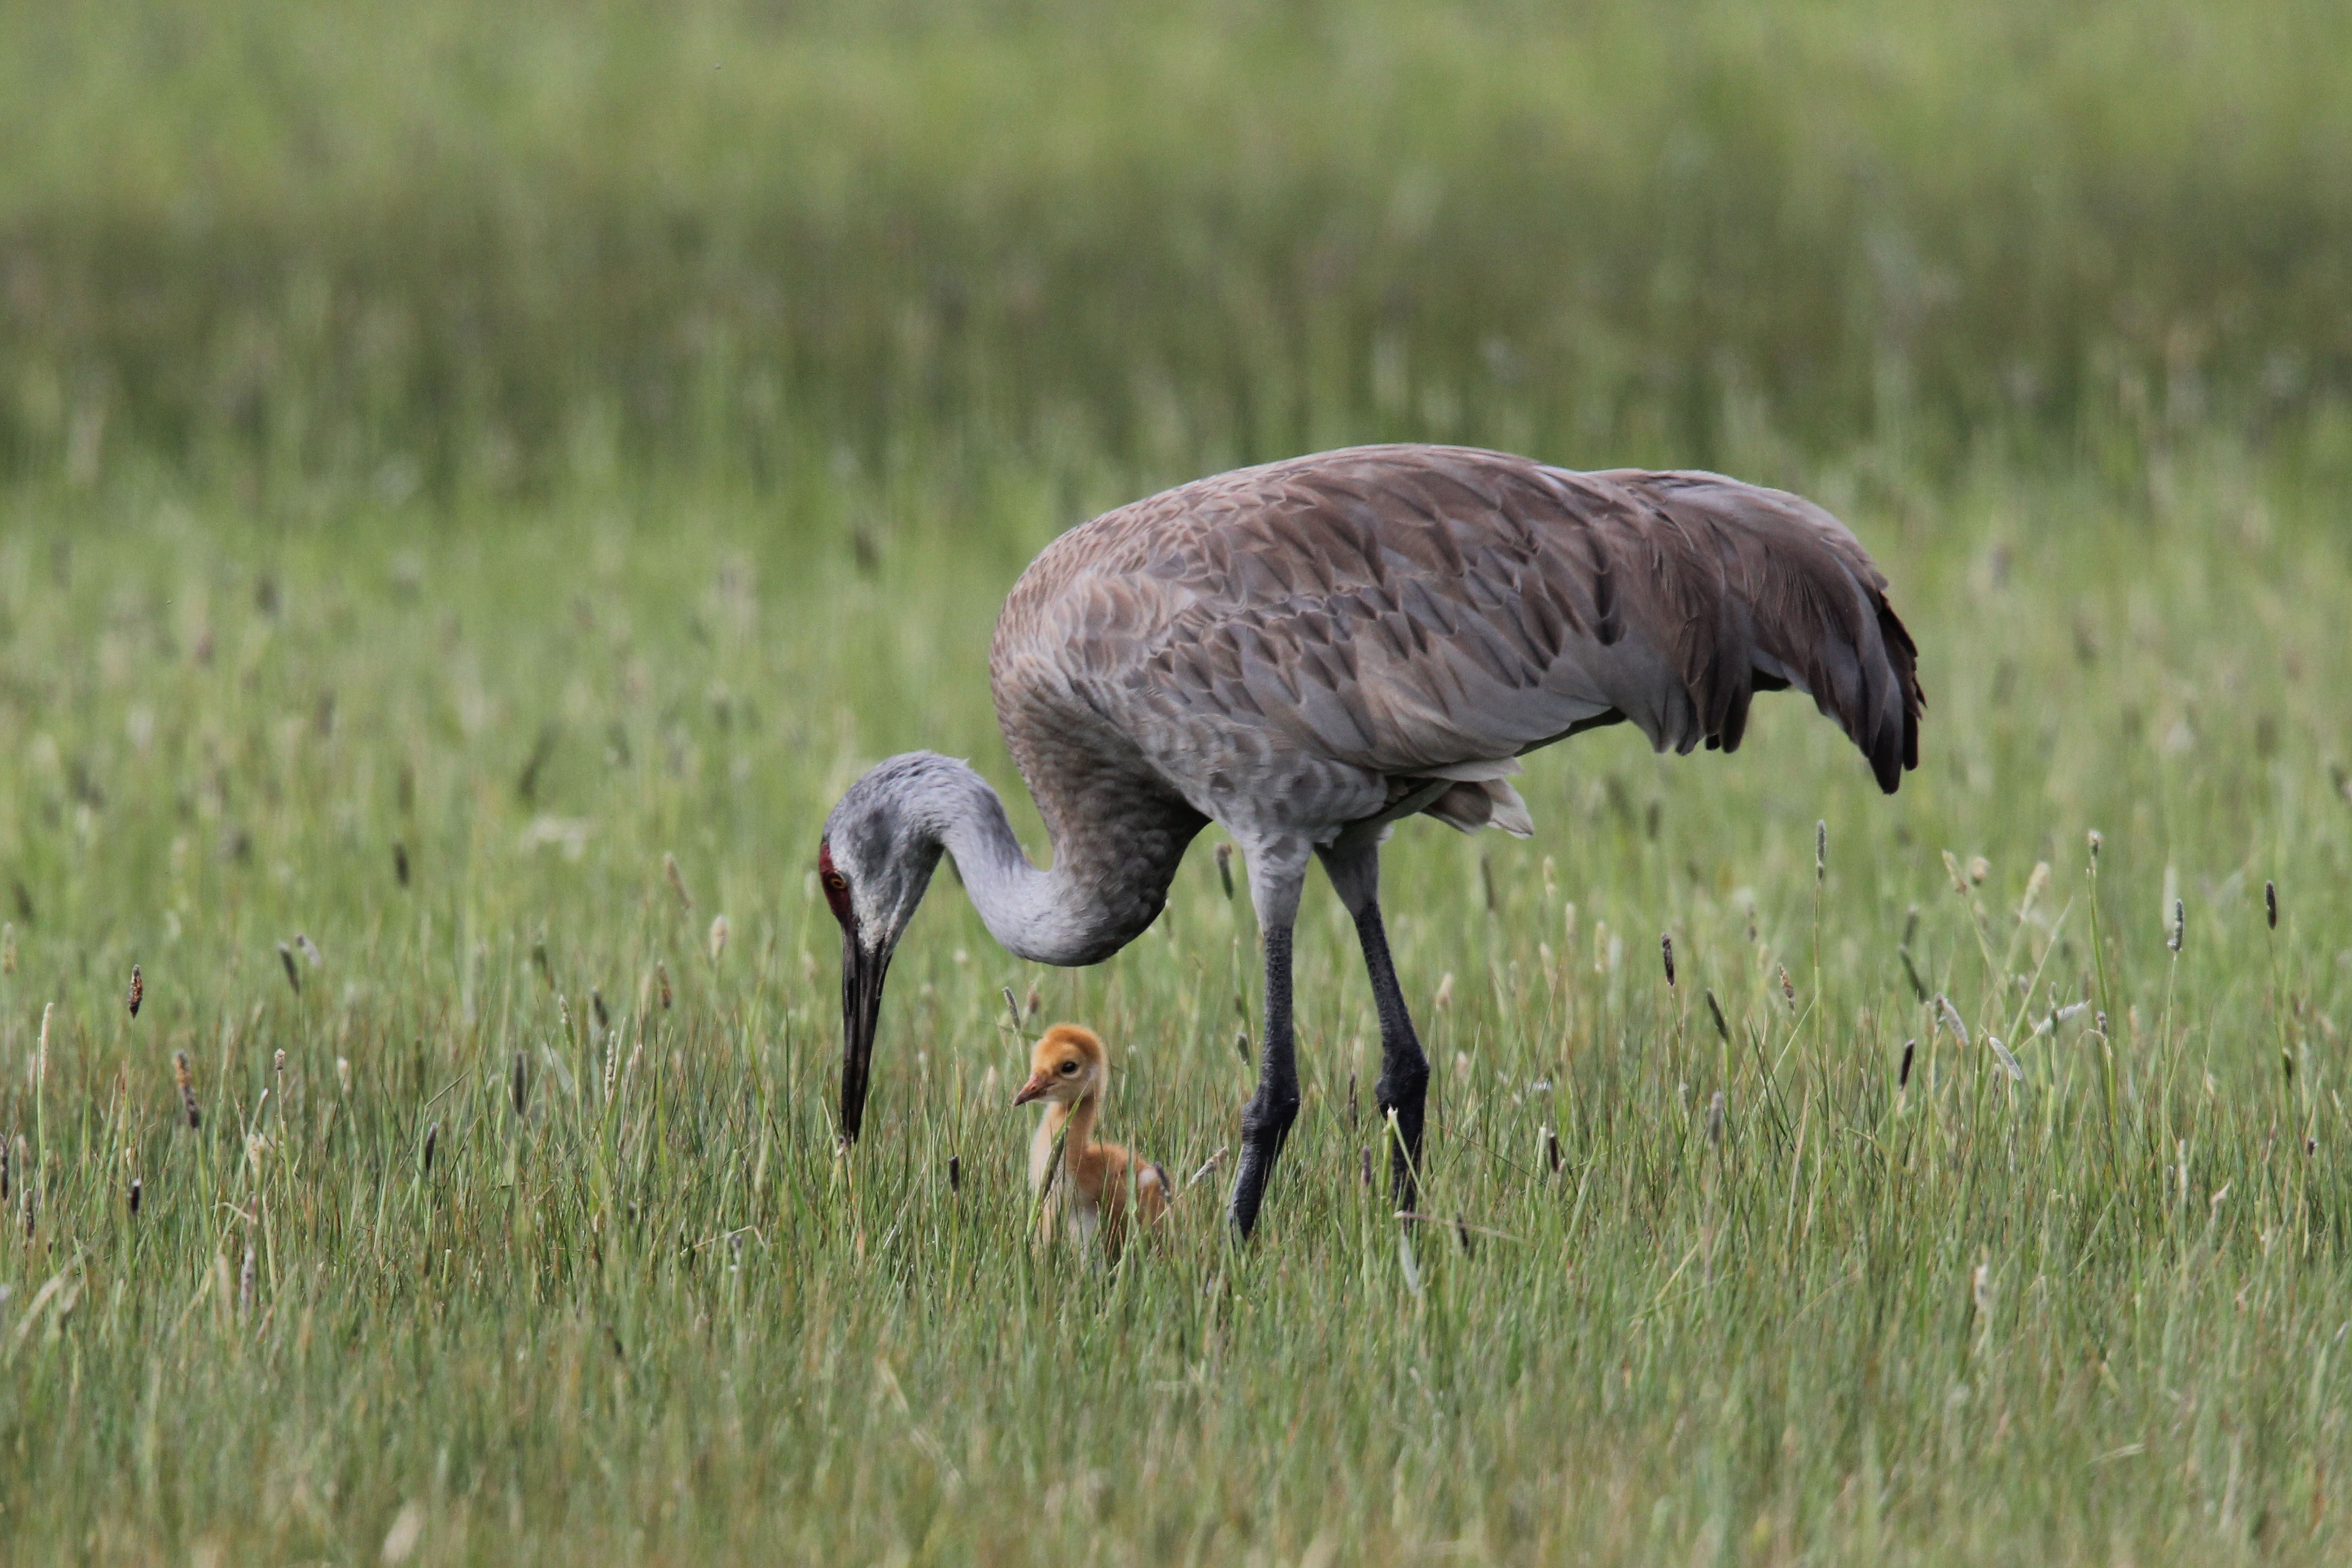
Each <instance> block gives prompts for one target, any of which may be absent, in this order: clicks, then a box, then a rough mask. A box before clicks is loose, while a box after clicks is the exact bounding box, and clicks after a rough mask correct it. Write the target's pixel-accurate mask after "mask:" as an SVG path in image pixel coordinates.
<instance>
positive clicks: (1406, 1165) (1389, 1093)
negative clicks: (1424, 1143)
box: [1373, 1056, 1429, 1210]
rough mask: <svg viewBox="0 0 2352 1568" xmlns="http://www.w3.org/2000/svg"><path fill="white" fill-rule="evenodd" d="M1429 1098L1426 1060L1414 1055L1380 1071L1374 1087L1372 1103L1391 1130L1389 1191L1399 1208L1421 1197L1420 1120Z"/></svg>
mask: <svg viewBox="0 0 2352 1568" xmlns="http://www.w3.org/2000/svg"><path fill="white" fill-rule="evenodd" d="M1391 1073H1393V1074H1394V1076H1393V1077H1391ZM1428 1100H1429V1064H1428V1063H1427V1062H1425V1061H1423V1060H1420V1059H1418V1057H1417V1056H1416V1058H1414V1059H1412V1060H1411V1061H1407V1062H1400V1063H1398V1064H1396V1066H1395V1067H1394V1068H1391V1071H1390V1072H1384V1073H1382V1074H1381V1081H1380V1084H1379V1086H1378V1087H1377V1088H1376V1089H1374V1090H1373V1103H1374V1104H1376V1105H1378V1106H1379V1107H1380V1108H1381V1117H1382V1118H1383V1119H1384V1120H1385V1121H1387V1122H1388V1123H1389V1125H1390V1126H1391V1128H1392V1129H1393V1130H1394V1131H1392V1133H1391V1136H1390V1138H1389V1191H1390V1192H1391V1193H1392V1194H1395V1197H1396V1206H1397V1207H1398V1208H1400V1209H1405V1210H1411V1209H1412V1207H1413V1206H1414V1205H1416V1204H1418V1203H1419V1202H1420V1200H1421V1124H1422V1112H1423V1109H1424V1108H1425V1107H1426V1105H1427V1104H1428Z"/></svg>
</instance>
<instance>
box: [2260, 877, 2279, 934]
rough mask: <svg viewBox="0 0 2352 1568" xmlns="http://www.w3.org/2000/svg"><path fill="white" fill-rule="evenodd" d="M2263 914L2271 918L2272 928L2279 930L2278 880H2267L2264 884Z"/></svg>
mask: <svg viewBox="0 0 2352 1568" xmlns="http://www.w3.org/2000/svg"><path fill="white" fill-rule="evenodd" d="M2263 915H2264V917H2265V918H2267V919H2268V920H2269V921H2270V926H2271V930H2273V931H2276V930H2278V884H2277V883H2276V882H2268V881H2266V882H2264V883H2263Z"/></svg>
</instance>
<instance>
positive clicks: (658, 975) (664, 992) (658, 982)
mask: <svg viewBox="0 0 2352 1568" xmlns="http://www.w3.org/2000/svg"><path fill="white" fill-rule="evenodd" d="M654 984H655V986H656V988H657V989H658V990H659V991H660V992H661V1006H662V1011H663V1012H665V1013H667V1012H668V1011H669V965H667V964H666V963H663V962H662V961H661V960H660V959H658V958H656V959H655V960H654Z"/></svg>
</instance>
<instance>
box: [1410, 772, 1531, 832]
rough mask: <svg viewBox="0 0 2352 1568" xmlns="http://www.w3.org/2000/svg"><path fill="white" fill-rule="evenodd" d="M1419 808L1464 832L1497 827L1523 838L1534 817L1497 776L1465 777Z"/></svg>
mask: <svg viewBox="0 0 2352 1568" xmlns="http://www.w3.org/2000/svg"><path fill="white" fill-rule="evenodd" d="M1422 810H1423V812H1424V813H1425V814H1426V815H1428V816H1433V817H1435V818H1437V820H1438V821H1440V822H1442V823H1444V824H1445V826H1448V827H1453V828H1458V829H1460V830H1461V831H1462V832H1464V833H1475V832H1477V831H1478V830H1479V829H1480V828H1482V827H1499V828H1501V829H1502V830H1503V831H1504V832H1506V833H1507V834H1509V835H1510V836H1511V837H1514V838H1527V837H1532V836H1533V835H1534V833H1535V830H1536V822H1535V818H1534V817H1533V816H1529V815H1528V803H1527V802H1526V801H1525V800H1523V799H1521V798H1520V795H1519V792H1518V791H1517V790H1515V789H1513V788H1512V787H1511V786H1510V785H1509V784H1507V783H1506V782H1505V781H1503V780H1501V779H1484V780H1465V782H1463V783H1461V784H1455V785H1454V787H1453V788H1452V789H1449V790H1447V791H1446V792H1445V793H1444V795H1439V796H1438V797H1437V798H1436V799H1435V800H1433V801H1431V802H1430V803H1429V804H1428V805H1425V806H1423V807H1422Z"/></svg>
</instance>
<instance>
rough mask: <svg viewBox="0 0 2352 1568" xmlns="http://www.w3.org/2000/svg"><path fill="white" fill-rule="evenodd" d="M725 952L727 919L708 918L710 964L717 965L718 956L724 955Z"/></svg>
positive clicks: (717, 916)
mask: <svg viewBox="0 0 2352 1568" xmlns="http://www.w3.org/2000/svg"><path fill="white" fill-rule="evenodd" d="M726 951H727V917H726V916H725V915H713V916H711V917H710V962H711V963H718V962H719V955H720V954H722V953H724V952H726Z"/></svg>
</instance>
